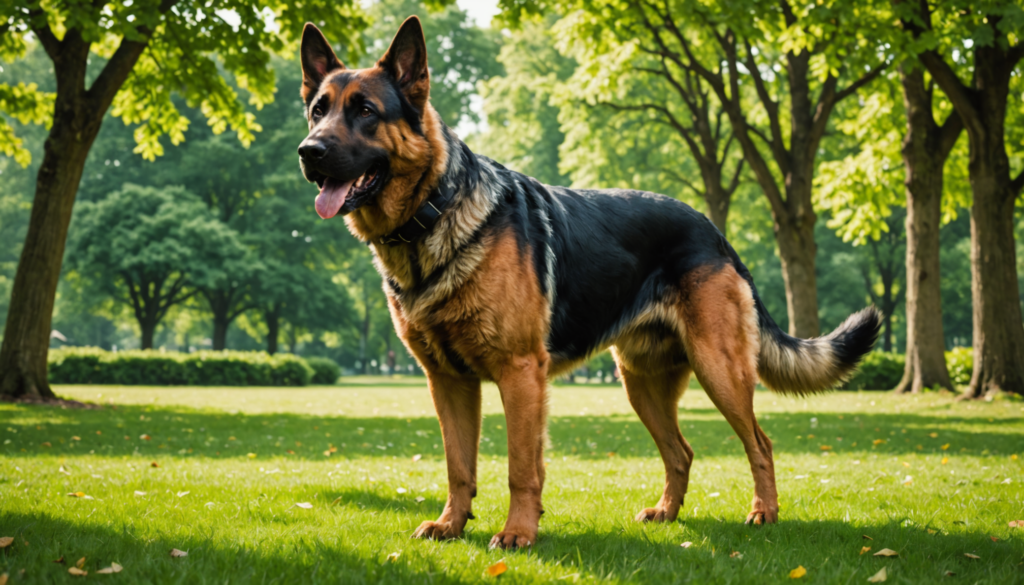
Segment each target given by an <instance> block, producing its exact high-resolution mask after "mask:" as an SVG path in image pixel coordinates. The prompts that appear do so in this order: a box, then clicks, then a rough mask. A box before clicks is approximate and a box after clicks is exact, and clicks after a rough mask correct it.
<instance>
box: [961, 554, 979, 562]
mask: <svg viewBox="0 0 1024 585" xmlns="http://www.w3.org/2000/svg"><path fill="white" fill-rule="evenodd" d="M964 556H965V557H967V558H969V559H974V560H978V559H980V558H981V557H979V556H978V555H972V554H971V553H964Z"/></svg>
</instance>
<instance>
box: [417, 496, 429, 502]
mask: <svg viewBox="0 0 1024 585" xmlns="http://www.w3.org/2000/svg"><path fill="white" fill-rule="evenodd" d="M426 501H427V498H424V497H423V496H416V503H417V504H422V503H423V502H426Z"/></svg>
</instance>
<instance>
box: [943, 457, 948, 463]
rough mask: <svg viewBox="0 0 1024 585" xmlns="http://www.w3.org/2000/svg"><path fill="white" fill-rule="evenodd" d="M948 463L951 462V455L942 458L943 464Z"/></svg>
mask: <svg viewBox="0 0 1024 585" xmlns="http://www.w3.org/2000/svg"><path fill="white" fill-rule="evenodd" d="M947 463H949V457H943V458H942V464H943V465H945V464H947Z"/></svg>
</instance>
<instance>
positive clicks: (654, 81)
mask: <svg viewBox="0 0 1024 585" xmlns="http://www.w3.org/2000/svg"><path fill="white" fill-rule="evenodd" d="M630 11H633V12H637V14H635V15H633V18H625V19H620V20H619V21H618V22H616V24H615V26H613V27H607V25H606V22H605V18H600V17H599V18H595V17H593V16H591V15H587V16H590V17H589V18H588V17H587V16H582V15H579V14H577V15H574V16H570V17H568V18H565V19H563V21H562V22H561V23H560V24H559V26H558V27H556V30H557V31H558V33H557V34H558V37H559V40H560V44H561V46H562V47H563V48H564V49H565V50H566V51H567V52H568V54H569V55H570V56H572V57H574V58H575V59H576V61H577V62H578V63H579V67H578V68H577V70H576V74H575V75H574V76H573V77H572V78H571V79H570V80H569V81H568V83H567V84H566V85H568V87H567V88H565V89H564V90H563V92H562V93H563V96H565V97H563V102H565V103H564V104H563V107H562V112H563V121H565V122H567V123H568V122H569V120H571V119H572V118H573V117H574V116H573V113H574V111H576V112H578V113H579V116H575V117H578V118H583V119H584V120H592V121H593V122H595V123H594V124H593V127H594V130H595V131H598V132H599V131H600V130H601V129H604V128H607V127H608V126H609V124H608V123H607V121H606V120H603V119H600V117H595V116H592V115H591V114H590V112H588V111H587V110H588V109H587V108H580V107H579V106H580V101H584V103H588V104H596V105H598V106H600V107H605V108H610V109H612V110H613V111H616V112H620V113H621V114H623V115H625V116H628V117H633V118H635V119H636V120H637V122H638V123H641V124H645V125H647V126H655V125H660V126H664V127H665V128H664V129H665V130H668V131H669V132H670V133H671V137H670V138H669V140H664V139H663V140H662V148H663V149H665V150H669V149H670V147H669V145H670V144H671V143H673V142H677V143H679V144H678V146H681V148H676V149H672V150H674V152H673V155H674V156H669V157H666V159H667V160H665V161H664V162H663V163H662V164H661V165H651V166H652V167H654V168H655V170H656V171H657V172H659V173H661V174H664V175H666V176H667V177H668V178H670V179H671V180H672V181H673V182H676V183H678V184H680V185H682V186H683V187H685V188H687V189H690V190H691V191H693V193H694V194H695V195H696V196H697V197H699V198H700V199H702V200H703V202H704V203H705V204H706V206H707V210H708V217H709V218H710V219H711V221H712V223H714V224H715V225H716V226H717V227H718V229H719V230H720V231H722V232H723V233H725V231H726V229H725V225H726V219H727V218H728V215H729V205H730V202H731V199H732V195H733V193H735V191H736V189H737V187H738V186H739V184H740V177H741V173H742V171H743V158H742V157H737V156H731V154H732V153H731V152H730V151H731V150H733V149H732V148H731V147H732V145H733V135H732V132H731V131H730V129H729V125H728V122H727V121H726V120H725V119H724V118H725V112H724V110H723V109H722V107H721V104H720V103H719V102H718V100H717V98H716V97H715V96H714V95H713V93H712V92H711V90H710V88H709V87H708V86H707V83H706V82H705V81H704V80H703V79H702V78H701V77H699V76H698V75H697V74H696V73H695V72H694V71H693V70H692V69H688V68H682V67H679V66H677V65H676V64H675V63H674V62H673V61H672V60H671V59H669V58H668V57H666V56H665V55H663V54H662V53H663V51H660V50H659V49H658V43H657V36H656V37H655V39H654V40H648V41H647V42H646V43H645V42H644V41H643V40H642V39H645V38H648V37H650V36H651V35H652V32H651V29H650V28H649V27H648V25H650V24H651V23H650V20H649V19H647V18H645V16H646V14H645V13H644V10H643V8H642V5H641V4H640V3H633V4H630ZM638 39H641V40H638ZM593 118H597V119H596V120H594V119H593ZM613 125H614V124H613ZM650 132H651V133H655V132H656V131H655V130H654V129H651V130H650ZM585 142H587V140H586V138H583V137H581V138H579V139H577V140H576V141H575V144H573V145H572V146H577V145H582V144H583V143H585ZM570 148H571V147H570ZM642 160H649V159H647V157H643V158H642ZM655 160H657V159H656V158H655ZM684 160H685V161H686V163H690V165H686V164H685V163H684V162H683V161H684ZM686 166H696V171H697V172H693V170H692V169H686V168H685V167H686ZM727 166H729V167H732V168H731V169H727V168H726V167H727ZM693 175H699V176H700V180H699V181H698V180H697V179H696V177H694V176H693ZM698 185H699V186H698Z"/></svg>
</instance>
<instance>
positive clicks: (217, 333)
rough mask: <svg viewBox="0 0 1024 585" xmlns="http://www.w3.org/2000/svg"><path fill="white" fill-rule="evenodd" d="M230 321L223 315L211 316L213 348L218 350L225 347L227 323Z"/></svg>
mask: <svg viewBox="0 0 1024 585" xmlns="http://www.w3.org/2000/svg"><path fill="white" fill-rule="evenodd" d="M229 324H230V323H229V322H228V320H227V317H226V316H224V315H217V314H214V316H213V349H214V350H215V351H220V350H223V349H226V348H227V343H228V325H229Z"/></svg>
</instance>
